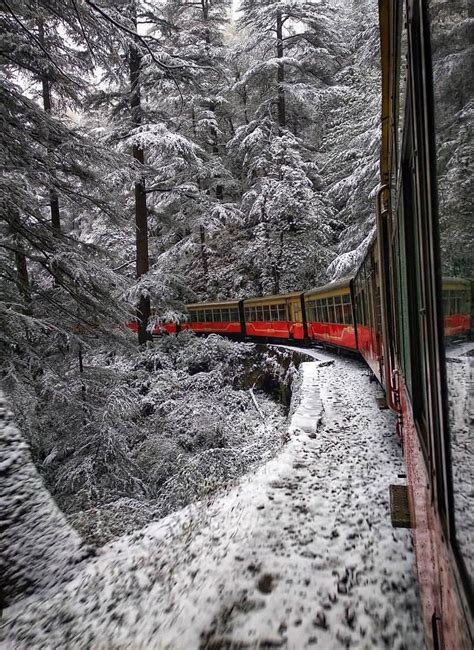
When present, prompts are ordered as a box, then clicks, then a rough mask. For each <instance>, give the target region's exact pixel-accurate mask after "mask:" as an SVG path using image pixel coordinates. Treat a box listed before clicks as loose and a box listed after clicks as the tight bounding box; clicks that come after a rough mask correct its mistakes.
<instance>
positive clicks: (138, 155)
mask: <svg viewBox="0 0 474 650" xmlns="http://www.w3.org/2000/svg"><path fill="white" fill-rule="evenodd" d="M132 19H133V21H134V24H135V29H136V27H137V15H136V5H135V2H132ZM129 59H130V108H131V115H132V126H133V127H134V128H135V127H137V126H139V125H140V123H141V96H140V69H141V61H142V56H141V53H140V50H139V49H138V46H137V45H135V44H132V45H130V49H129ZM132 155H133V157H134V158H135V160H136V161H137V162H139V163H140V165H143V164H144V163H145V154H144V151H143V149H142V148H141V147H139V146H138V145H135V144H134V145H133V150H132ZM135 233H136V237H135V242H136V277H137V279H139V278H141V276H142V275H144V274H145V273H148V270H149V260H148V211H147V205H146V194H145V180H144V179H143V178H141V179H140V180H139V181H137V182H136V183H135ZM150 311H151V310H150V298H149V296H144V295H141V296H140V299H139V302H138V305H137V321H138V343H139V344H140V345H141V344H142V343H145V342H146V341H147V340H150V339H151V336H150V334H149V333H148V332H147V327H148V321H149V319H150Z"/></svg>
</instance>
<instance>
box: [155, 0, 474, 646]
mask: <svg viewBox="0 0 474 650" xmlns="http://www.w3.org/2000/svg"><path fill="white" fill-rule="evenodd" d="M468 5H469V3H468V1H467V0H456V2H444V1H442V0H404V1H402V2H401V1H399V0H379V32H380V59H381V116H380V123H381V145H380V172H379V174H380V185H379V188H378V191H377V196H376V202H375V203H376V205H375V214H376V234H375V236H374V238H373V240H372V242H371V244H370V246H369V247H368V250H367V254H366V255H365V258H364V259H363V261H362V263H361V264H360V266H359V268H358V269H357V271H356V272H355V273H354V274H353V275H352V276H351V277H348V278H345V279H340V280H337V281H335V282H331V283H330V284H326V285H324V286H321V287H317V288H315V289H311V290H306V291H296V292H292V293H287V294H283V295H276V296H263V297H252V298H248V299H246V300H238V299H235V300H227V301H223V302H207V303H195V304H190V305H188V306H187V310H188V315H189V317H188V319H187V320H186V321H185V322H182V323H180V324H179V323H178V324H177V323H164V324H162V325H159V326H156V329H155V332H154V333H156V334H158V333H162V332H167V333H169V334H172V333H176V332H178V331H179V330H192V331H194V332H196V333H198V334H209V333H216V334H222V335H225V336H231V337H234V338H239V339H243V340H257V341H258V340H260V341H287V342H292V343H302V344H305V345H308V344H322V345H325V346H331V347H332V348H334V349H336V350H341V351H346V352H349V353H351V354H358V355H360V356H361V357H362V358H363V359H364V360H365V361H366V363H367V365H368V367H369V368H370V370H371V372H372V373H373V375H374V377H376V378H377V379H378V381H379V382H380V384H381V386H382V387H383V388H384V390H385V395H386V405H387V407H389V408H390V409H391V410H392V411H394V413H395V414H396V422H397V432H398V435H399V437H400V440H401V443H402V447H403V453H404V459H405V466H406V477H405V479H404V483H403V484H402V485H397V486H393V488H394V489H393V490H391V491H390V502H391V510H392V523H393V524H394V525H403V526H408V527H410V528H411V529H412V538H413V545H414V550H415V557H416V562H417V571H418V578H419V590H420V596H421V604H422V614H423V623H424V627H425V641H426V647H427V648H429V649H430V650H441V649H443V650H471V649H472V648H473V647H474V642H473V640H474V626H473V604H474V597H473V578H474V507H473V506H474V492H473V484H474V476H473V468H474V453H473V443H472V406H471V407H470V406H469V405H470V403H472V398H473V389H472V357H473V356H474V349H473V345H472V344H471V325H472V308H473V304H474V300H473V283H472V280H471V278H472V268H473V267H472V257H473V256H472V250H470V251H468V252H467V253H466V246H467V244H466V242H470V241H472V214H471V220H469V219H468V218H467V219H465V220H464V221H462V219H460V218H459V215H458V212H459V214H461V215H462V214H464V213H465V214H469V209H468V204H467V201H468V195H469V192H467V193H466V191H465V187H466V180H465V176H463V168H462V165H459V166H458V167H456V166H455V165H454V163H453V162H452V161H453V160H454V159H455V157H456V154H457V152H458V150H459V148H460V147H462V146H463V142H462V141H461V140H460V138H462V133H463V131H462V130H461V129H456V124H457V122H458V121H460V120H461V121H462V120H464V119H465V115H467V114H468V111H467V108H466V107H467V106H468V105H469V101H472V94H471V95H469V84H467V79H464V78H463V76H464V77H465V71H464V69H463V66H462V64H461V65H460V64H459V62H460V61H462V57H461V54H462V53H463V52H465V51H466V52H467V51H468V50H469V47H472V46H471V41H470V36H469V33H470V32H469V30H468V27H467V26H468V25H469V24H470V23H469V19H470V14H469V8H468ZM465 82H466V83H465ZM455 89H457V92H458V95H456V96H455V92H454V91H455ZM464 109H465V110H464ZM468 132H469V131H468V129H466V133H468ZM456 138H457V140H456ZM458 141H459V142H458ZM453 142H456V143H457V144H456V146H455V147H452V143H453ZM471 144H472V143H471ZM466 146H469V142H468V143H467V145H466ZM450 147H451V149H450ZM450 152H451V153H450ZM449 153H450V155H451V157H450V156H449V155H448V154H449ZM453 192H454V194H455V193H456V192H457V195H458V207H457V209H456V213H455V212H453V208H452V207H450V206H452V196H453ZM450 201H451V203H450ZM463 201H464V202H465V204H463V203H462V202H463ZM450 237H451V238H452V240H450Z"/></svg>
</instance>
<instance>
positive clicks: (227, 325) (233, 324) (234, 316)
mask: <svg viewBox="0 0 474 650" xmlns="http://www.w3.org/2000/svg"><path fill="white" fill-rule="evenodd" d="M186 307H187V310H188V313H189V321H188V322H187V323H183V324H182V325H181V329H182V330H186V329H191V330H192V331H193V332H196V333H197V334H210V333H215V334H225V335H226V336H235V337H240V336H243V335H244V334H245V323H244V320H243V309H242V301H239V300H230V301H227V302H206V303H194V304H192V305H187V306H186Z"/></svg>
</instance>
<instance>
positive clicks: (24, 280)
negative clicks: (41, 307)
mask: <svg viewBox="0 0 474 650" xmlns="http://www.w3.org/2000/svg"><path fill="white" fill-rule="evenodd" d="M18 222H19V215H18V214H15V215H14V216H13V219H12V221H11V223H10V233H11V235H12V237H13V241H14V244H15V266H16V277H17V285H18V290H19V292H20V295H21V297H22V299H23V303H24V306H25V307H24V312H25V313H26V314H28V313H30V311H31V287H30V277H29V273H28V263H27V261H26V255H25V251H24V248H23V240H22V237H21V235H20V233H19V232H18Z"/></svg>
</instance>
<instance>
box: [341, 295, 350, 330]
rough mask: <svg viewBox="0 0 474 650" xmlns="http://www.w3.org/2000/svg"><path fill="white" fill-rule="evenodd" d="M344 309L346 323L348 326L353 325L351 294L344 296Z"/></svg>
mask: <svg viewBox="0 0 474 650" xmlns="http://www.w3.org/2000/svg"><path fill="white" fill-rule="evenodd" d="M342 309H343V312H344V323H345V324H346V325H352V308H351V295H350V294H349V293H346V294H344V295H343V296H342Z"/></svg>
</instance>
